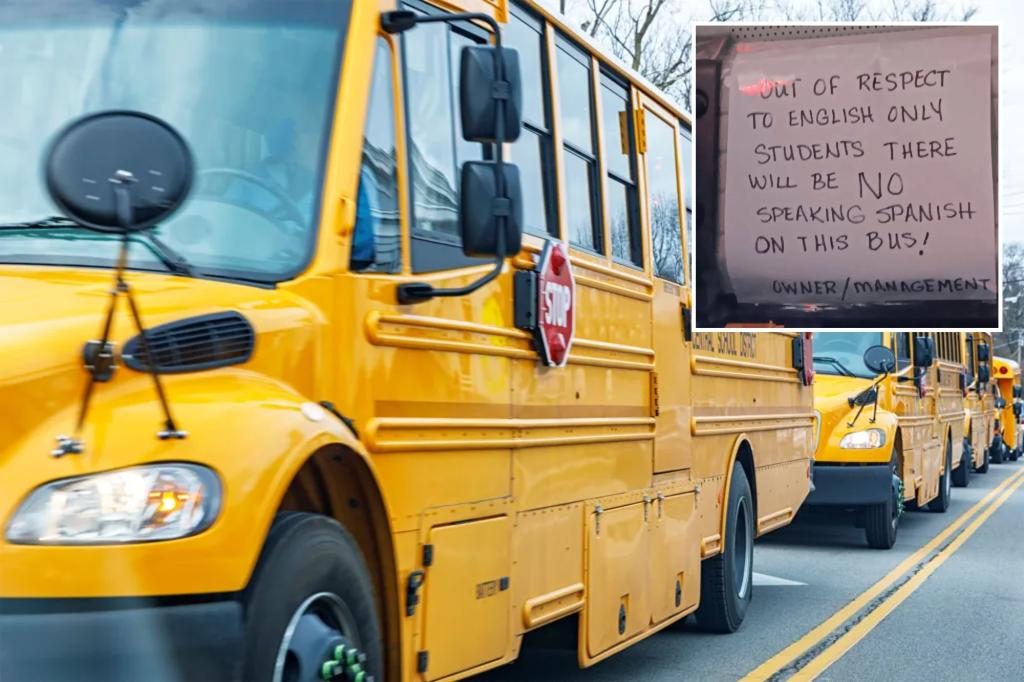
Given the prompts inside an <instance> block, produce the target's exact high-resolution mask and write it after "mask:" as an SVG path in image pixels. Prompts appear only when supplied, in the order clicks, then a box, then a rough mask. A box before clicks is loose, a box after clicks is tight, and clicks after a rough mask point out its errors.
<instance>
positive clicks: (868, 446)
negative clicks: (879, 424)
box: [839, 429, 885, 450]
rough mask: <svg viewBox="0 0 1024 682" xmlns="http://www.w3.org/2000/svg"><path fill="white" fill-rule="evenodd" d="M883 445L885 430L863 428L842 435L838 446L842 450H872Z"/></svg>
mask: <svg viewBox="0 0 1024 682" xmlns="http://www.w3.org/2000/svg"><path fill="white" fill-rule="evenodd" d="M883 445H885V431H883V430H882V429H865V430H864V431H854V432H852V433H848V434H846V435H845V436H843V438H842V440H840V441H839V447H841V448H843V449H844V450H874V449H876V448H880V447H882V446H883Z"/></svg>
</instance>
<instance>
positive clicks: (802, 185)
mask: <svg viewBox="0 0 1024 682" xmlns="http://www.w3.org/2000/svg"><path fill="white" fill-rule="evenodd" d="M990 60H991V47H990V37H989V36H988V35H984V34H981V33H977V34H960V35H950V33H949V32H948V31H945V32H943V29H928V30H914V31H897V32H892V33H875V34H871V35H854V36H843V37H830V38H827V39H804V40H798V41H776V42H762V43H741V44H740V45H739V46H738V48H737V54H736V56H735V59H734V61H733V64H732V71H731V73H730V74H728V75H726V76H725V85H726V91H727V94H726V95H723V99H725V98H727V99H728V108H727V111H728V116H727V119H728V120H727V124H726V125H727V128H728V137H727V139H728V153H727V155H726V159H727V160H726V168H725V194H724V206H723V225H724V230H723V231H724V246H725V262H726V266H727V268H728V272H729V277H730V280H731V282H732V285H733V288H734V291H735V293H736V296H737V298H738V300H740V301H742V302H748V303H784V304H785V303H876V302H883V301H892V300H903V301H907V300H921V299H946V300H948V299H975V300H977V299H987V300H991V299H994V298H995V296H996V272H995V267H996V259H995V256H994V254H995V252H996V236H995V228H994V202H993V182H992V156H991V135H990V128H991V126H990V115H991V104H990V102H991V78H990ZM780 273H785V276H784V277H780Z"/></svg>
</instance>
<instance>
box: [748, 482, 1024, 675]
mask: <svg viewBox="0 0 1024 682" xmlns="http://www.w3.org/2000/svg"><path fill="white" fill-rule="evenodd" d="M1021 485H1024V469H1021V470H1019V471H1016V472H1014V473H1013V475H1011V476H1009V477H1008V478H1007V479H1006V480H1005V481H1003V482H1002V483H1000V484H999V485H998V486H996V487H995V488H993V489H992V490H990V491H989V492H988V494H986V495H985V497H983V498H982V499H981V501H979V502H978V503H977V504H975V505H974V506H973V507H971V508H970V509H968V510H967V511H966V512H964V513H963V514H961V515H960V517H958V518H957V519H956V520H955V521H953V523H951V524H949V525H948V526H946V528H944V529H943V530H942V532H941V533H939V534H938V535H936V536H935V537H934V538H932V539H931V541H929V542H928V543H927V544H926V545H924V546H923V547H921V548H920V549H918V550H917V551H916V552H914V553H913V554H911V555H910V556H908V557H907V558H906V559H904V560H903V561H901V562H900V563H899V565H897V566H896V567H895V568H894V569H892V570H891V571H889V572H888V573H887V574H886V575H885V577H883V578H882V579H881V580H879V581H878V582H876V583H875V584H874V585H872V586H871V587H869V588H868V589H867V590H865V591H864V592H862V593H861V594H860V595H858V596H857V597H856V598H855V599H854V600H853V601H851V602H850V603H849V604H847V605H846V606H844V607H843V608H841V609H839V610H838V611H836V612H835V613H834V614H833V615H832V616H830V617H829V618H828V619H826V620H825V621H824V622H822V623H821V624H820V625H818V626H817V627H815V628H814V629H813V630H811V631H810V632H808V633H807V634H806V635H804V636H803V637H801V638H800V639H798V640H796V641H795V642H793V643H792V644H790V645H789V646H787V647H786V648H785V649H783V650H782V651H780V652H779V653H777V654H775V655H774V656H772V657H771V658H769V659H768V660H767V661H765V662H764V663H762V664H761V665H759V666H758V667H757V668H755V669H754V670H752V671H750V672H749V673H748V674H747V675H746V676H745V677H744V678H743V679H742V680H741V682H762V681H764V680H772V679H789V680H793V681H800V682H808V681H810V680H813V679H815V678H816V677H818V675H820V674H821V673H822V672H824V671H825V669H826V668H828V667H829V666H830V665H832V664H833V663H835V662H836V661H838V660H839V659H840V658H841V657H842V656H843V654H845V653H846V652H847V651H849V650H850V649H851V648H852V647H853V646H854V645H855V644H857V642H859V641H860V640H862V639H863V638H864V637H865V636H866V635H867V634H868V633H869V632H871V630H873V629H874V628H875V626H876V625H878V624H879V623H880V622H881V621H882V619H884V618H885V617H886V616H887V615H889V614H890V613H891V612H892V611H893V609H895V608H896V607H897V606H899V605H900V604H901V603H903V601H904V600H905V599H906V598H907V597H909V596H910V595H911V594H912V593H913V592H914V591H915V590H916V589H917V588H919V587H920V586H921V585H922V584H924V581H925V580H927V579H928V577H929V576H931V574H932V573H934V572H935V571H936V570H937V569H938V568H939V566H941V565H942V564H944V563H945V562H946V560H947V559H949V557H950V556H952V555H953V553H954V552H956V551H957V550H958V549H960V547H961V546H962V545H963V544H964V543H965V542H967V539H968V538H970V537H971V536H972V535H974V533H975V532H976V531H977V530H978V528H980V527H981V524H983V523H984V522H985V521H986V520H987V519H988V518H989V517H990V516H992V514H993V513H995V511H996V509H998V508H999V507H1000V506H1002V504H1003V503H1004V502H1006V500H1007V499H1008V498H1009V497H1010V495H1012V494H1013V493H1014V491H1015V490H1017V488H1019V487H1021ZM979 512H980V513H979ZM972 519H973V520H972ZM964 526H966V527H964ZM961 528H963V531H962V532H960V533H959V534H958V535H957V536H956V537H955V538H954V539H953V540H952V541H949V542H947V541H948V540H949V538H951V537H952V536H953V535H954V534H955V533H957V531H959V530H960V529H961ZM936 550H938V551H937V552H936ZM932 552H936V553H935V555H934V556H930V555H931V554H932ZM929 556H930V558H929ZM908 572H909V577H906V578H904V576H906V575H907V573H908ZM901 578H903V581H902V582H900V579H901ZM866 608H867V611H866V612H865V613H861V612H862V611H864V610H865V609H866ZM850 621H853V623H852V624H850ZM844 625H848V627H847V628H846V629H845V630H843V631H842V632H841V633H838V632H837V631H838V630H839V628H840V627H841V626H844Z"/></svg>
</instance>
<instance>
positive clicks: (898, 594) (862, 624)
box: [789, 472, 1024, 682]
mask: <svg viewBox="0 0 1024 682" xmlns="http://www.w3.org/2000/svg"><path fill="white" fill-rule="evenodd" d="M1019 474H1020V472H1017V474H1015V475H1014V476H1013V477H1012V478H1013V480H1014V483H1013V485H1012V486H1010V487H1009V488H1008V489H1006V490H1005V491H1003V493H1002V495H1000V497H999V499H997V500H996V501H995V502H993V503H992V504H991V505H989V506H988V508H987V509H985V510H984V511H983V512H981V513H980V514H978V516H977V518H975V519H974V520H973V521H971V523H970V524H969V525H968V526H967V527H966V528H964V530H963V532H961V533H960V534H959V535H958V536H957V537H956V539H954V540H953V541H952V542H950V543H949V545H948V546H946V547H944V548H943V549H942V550H941V551H940V552H938V553H937V554H936V555H935V557H934V558H933V559H932V560H931V561H929V562H928V563H926V564H925V565H924V566H923V567H922V568H921V570H920V571H918V572H917V573H915V574H914V575H913V576H912V577H911V578H910V579H908V580H907V582H905V583H903V584H902V585H900V586H899V588H897V589H896V591H895V592H893V593H892V595H890V596H889V597H888V598H886V600H885V601H883V602H882V603H881V604H880V605H879V606H878V607H877V608H876V609H875V610H873V611H872V612H871V613H869V614H868V615H866V616H865V617H864V618H863V619H862V620H861V621H859V622H858V623H857V624H856V625H854V626H853V627H852V628H850V629H849V630H848V631H847V632H846V633H845V634H844V635H843V636H842V637H840V638H839V639H838V640H836V641H835V642H834V643H833V644H832V645H830V646H829V647H828V648H827V649H825V650H824V651H822V652H821V653H820V654H818V655H817V656H816V657H815V658H814V659H812V660H811V661H810V662H809V663H808V664H807V665H805V666H804V667H803V668H801V669H800V671H799V672H798V673H796V674H795V675H793V676H792V677H790V678H789V679H790V680H794V681H795V682H810V681H811V680H814V679H817V677H818V676H819V675H821V673H823V672H824V671H825V670H826V669H827V668H828V667H829V666H830V665H832V664H833V663H835V662H836V661H838V660H839V659H840V658H841V657H842V656H843V655H844V654H845V653H846V652H847V651H849V650H850V649H851V648H853V647H854V646H855V645H856V644H857V642H859V641H861V640H862V639H864V637H866V636H867V635H868V634H869V633H870V632H871V631H872V630H874V629H875V628H876V627H877V626H878V624H879V623H881V622H882V620H883V619H884V618H885V617H886V616H888V615H889V614H890V613H892V611H893V610H894V609H896V607H897V606H899V605H900V604H902V603H903V602H904V601H906V599H907V597H909V596H910V595H911V594H913V593H914V592H915V591H916V590H917V589H918V588H919V587H921V585H923V584H924V582H925V581H926V580H928V578H930V577H931V575H932V574H933V573H935V571H937V570H938V569H939V567H940V566H942V564H944V563H946V561H947V560H948V559H949V558H950V557H951V556H953V554H954V553H956V551H957V550H958V549H960V548H961V547H962V546H963V544H964V543H965V542H967V540H969V539H970V538H971V536H972V535H974V533H975V532H977V530H978V528H980V527H981V525H982V524H983V523H985V521H987V520H988V519H989V517H990V516H992V514H994V513H995V512H996V510H997V509H999V507H1001V506H1002V505H1003V503H1004V502H1006V500H1008V499H1009V498H1010V496H1011V495H1012V494H1013V493H1014V492H1016V491H1017V489H1018V488H1020V487H1021V485H1024V478H1021V477H1020V475H1019Z"/></svg>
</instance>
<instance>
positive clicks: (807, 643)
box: [741, 469, 1024, 682]
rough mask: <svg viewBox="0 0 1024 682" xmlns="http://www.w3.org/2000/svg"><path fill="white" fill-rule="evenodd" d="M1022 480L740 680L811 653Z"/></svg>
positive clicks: (757, 678)
mask: <svg viewBox="0 0 1024 682" xmlns="http://www.w3.org/2000/svg"><path fill="white" fill-rule="evenodd" d="M1022 477H1024V469H1022V470H1020V471H1017V472H1015V473H1014V474H1013V475H1012V476H1010V477H1009V478H1007V479H1006V480H1005V481H1003V482H1002V483H1000V484H999V485H998V486H996V487H995V488H993V489H992V490H990V491H989V492H988V493H986V494H985V497H983V498H982V499H981V500H979V501H978V502H977V503H975V504H974V506H972V507H971V508H970V509H968V510H967V511H965V512H964V513H963V514H961V515H960V516H958V517H957V518H956V520H955V521H953V522H952V523H950V524H949V525H948V526H946V527H945V528H943V529H942V531H941V532H939V534H938V535H936V536H935V537H933V538H932V539H931V540H929V541H928V542H927V543H926V544H925V545H923V546H922V547H920V548H918V549H917V550H916V551H915V552H914V553H913V554H911V555H910V556H908V557H907V558H906V559H904V560H903V561H901V562H900V563H899V564H897V565H896V567H895V568H893V569H892V570H891V571H889V572H888V573H886V574H885V576H884V577H882V578H881V579H880V580H879V581H878V582H876V583H875V584H873V585H872V586H871V587H869V588H868V589H866V590H864V592H862V593H860V594H859V595H857V596H856V597H855V598H854V599H852V600H851V601H850V602H849V603H847V604H846V605H845V606H843V607H842V608H841V609H839V610H838V611H836V612H835V613H834V614H832V615H831V616H829V617H828V618H827V619H825V620H824V621H822V622H821V623H820V624H818V625H817V626H815V627H814V628H813V629H811V630H810V631H809V632H807V634H805V635H803V636H802V637H800V639H798V640H796V641H795V642H793V643H792V644H790V645H789V646H787V647H786V648H784V649H783V650H782V651H780V652H778V653H777V654H775V655H774V656H772V657H771V658H769V659H768V660H766V661H765V662H764V663H762V664H761V665H759V666H757V667H756V668H754V669H753V670H751V671H750V672H749V673H747V674H746V675H745V676H744V677H743V678H742V681H741V682H761V681H762V680H766V679H768V678H770V677H771V676H772V675H774V674H776V673H777V672H779V671H780V670H782V669H783V668H784V667H785V666H786V665H787V664H788V663H789V662H790V661H793V660H795V659H797V658H799V657H800V656H802V655H804V654H805V653H806V652H808V651H810V649H811V648H813V647H814V646H815V645H816V644H817V643H818V642H820V641H821V640H822V639H824V638H825V637H826V636H827V635H828V634H829V633H831V632H832V631H833V630H835V629H836V628H837V627H839V626H840V625H842V624H843V623H845V622H846V621H848V620H849V619H850V618H852V617H853V616H854V615H855V614H856V613H857V612H858V611H860V610H861V609H863V608H864V607H865V606H867V605H868V604H869V603H870V602H871V601H872V600H873V599H875V598H876V597H878V595H880V594H882V593H883V592H885V591H886V590H888V589H889V588H890V587H892V585H894V584H895V583H896V581H897V580H899V579H900V578H901V577H903V574H905V573H906V572H907V571H908V570H909V569H910V568H911V567H912V566H914V565H916V564H917V563H918V562H920V561H921V560H922V559H924V557H926V556H928V555H929V554H931V553H932V552H934V551H935V549H936V548H938V547H939V546H941V545H942V543H944V542H945V541H946V540H947V539H948V538H949V537H950V536H952V535H953V533H955V532H956V531H957V530H959V529H960V528H961V527H962V526H963V525H964V524H965V523H967V521H968V520H970V519H971V518H972V517H973V516H974V515H975V514H976V513H977V512H978V510H979V509H982V508H984V507H985V505H987V504H988V503H989V502H991V501H992V500H993V499H994V498H995V497H996V496H998V495H999V494H1000V493H1001V492H1003V491H1004V490H1006V488H1007V487H1009V486H1010V485H1012V484H1013V483H1014V482H1017V481H1019V480H1020V479H1021V478H1022Z"/></svg>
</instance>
